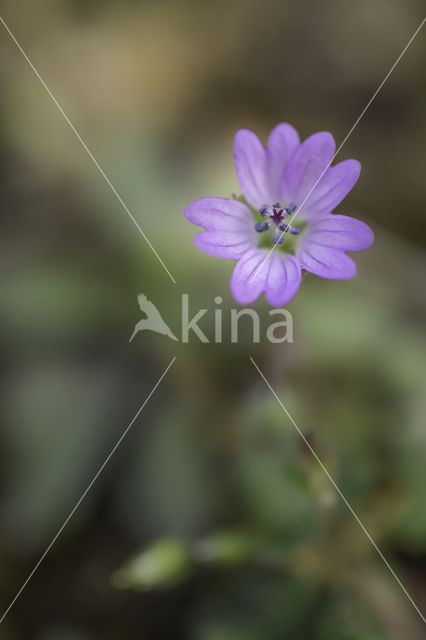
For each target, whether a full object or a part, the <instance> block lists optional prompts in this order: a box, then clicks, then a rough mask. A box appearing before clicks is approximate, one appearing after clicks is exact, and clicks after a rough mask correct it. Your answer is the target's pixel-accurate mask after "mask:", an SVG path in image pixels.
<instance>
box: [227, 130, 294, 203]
mask: <svg viewBox="0 0 426 640" xmlns="http://www.w3.org/2000/svg"><path fill="white" fill-rule="evenodd" d="M299 144H300V140H299V135H298V133H297V131H296V130H295V129H294V128H293V127H292V126H291V125H289V124H286V123H282V124H279V125H278V126H277V127H275V129H273V130H272V131H271V134H270V136H269V140H268V148H267V149H265V147H264V146H263V145H262V143H261V142H260V140H259V138H258V137H257V136H256V135H255V134H254V133H253V132H252V131H248V130H247V129H241V130H240V131H237V133H236V135H235V140H234V161H235V169H236V172H237V177H238V181H239V183H240V186H241V190H242V192H243V194H244V197H245V198H246V200H247V202H249V203H250V204H251V206H252V207H254V208H255V209H258V208H259V207H260V206H261V205H262V204H265V203H267V204H272V203H273V202H275V201H276V200H278V201H279V200H281V199H282V180H283V177H284V173H285V170H286V168H287V166H288V164H289V162H290V159H291V157H292V156H293V154H294V152H295V150H296V149H297V147H298V146H299Z"/></svg>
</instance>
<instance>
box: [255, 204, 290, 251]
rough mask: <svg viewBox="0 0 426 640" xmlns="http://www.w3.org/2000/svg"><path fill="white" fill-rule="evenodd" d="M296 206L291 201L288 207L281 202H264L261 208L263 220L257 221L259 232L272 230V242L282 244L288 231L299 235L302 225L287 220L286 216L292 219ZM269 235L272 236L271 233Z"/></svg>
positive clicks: (256, 227)
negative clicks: (297, 225)
mask: <svg viewBox="0 0 426 640" xmlns="http://www.w3.org/2000/svg"><path fill="white" fill-rule="evenodd" d="M296 208H297V207H296V205H295V204H294V203H291V204H290V205H289V206H288V207H283V206H281V205H280V203H279V202H274V203H273V204H272V205H268V204H264V205H262V206H261V207H260V209H259V213H260V215H261V217H262V220H261V221H260V222H257V223H256V224H255V225H254V228H255V229H256V231H257V232H258V233H264V232H265V231H269V232H272V242H273V243H274V244H282V243H283V240H284V235H285V234H286V233H291V234H292V235H293V236H297V235H299V233H300V231H301V229H300V227H294V226H293V225H292V224H290V223H289V222H286V221H285V219H286V216H287V219H288V220H289V219H291V217H292V216H293V214H294V211H295V210H296ZM267 235H268V236H269V237H270V235H271V234H270V233H268V234H267Z"/></svg>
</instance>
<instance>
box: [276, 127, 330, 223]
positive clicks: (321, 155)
mask: <svg viewBox="0 0 426 640" xmlns="http://www.w3.org/2000/svg"><path fill="white" fill-rule="evenodd" d="M335 149H336V145H335V142H334V138H333V136H332V135H331V133H327V132H320V133H314V135H312V136H310V137H309V138H307V139H306V140H305V141H304V142H302V144H301V145H300V147H299V148H298V149H297V151H296V152H295V154H294V155H293V157H292V159H291V161H290V164H289V165H288V168H287V171H286V173H285V176H284V183H283V199H284V202H285V203H286V204H290V203H294V204H296V205H297V206H301V205H302V203H303V201H304V200H305V198H307V196H308V195H309V193H310V191H311V189H314V190H315V189H316V186H315V185H316V182H317V181H318V179H319V178H320V176H321V174H322V173H323V172H325V171H326V170H327V167H328V166H329V164H330V163H331V161H332V159H333V156H334V152H335ZM317 186H319V185H317ZM313 193H314V192H313ZM302 211H305V205H304V204H303V206H302Z"/></svg>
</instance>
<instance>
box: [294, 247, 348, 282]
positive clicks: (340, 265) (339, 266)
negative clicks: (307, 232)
mask: <svg viewBox="0 0 426 640" xmlns="http://www.w3.org/2000/svg"><path fill="white" fill-rule="evenodd" d="M298 257H299V259H300V261H301V263H302V267H303V268H304V269H307V270H308V271H310V272H311V273H314V274H315V275H317V276H320V277H321V278H327V279H328V280H348V279H349V278H353V277H354V275H356V264H355V262H354V261H353V260H352V258H350V257H349V256H347V255H346V254H345V253H343V251H340V250H339V249H333V248H330V247H325V246H323V245H321V244H315V243H313V242H309V241H306V242H304V244H303V247H302V248H301V249H300V251H299V252H298Z"/></svg>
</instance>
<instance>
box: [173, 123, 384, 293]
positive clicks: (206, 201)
mask: <svg viewBox="0 0 426 640" xmlns="http://www.w3.org/2000/svg"><path fill="white" fill-rule="evenodd" d="M335 149H336V145H335V142H334V139H333V136H332V135H331V134H330V133H327V132H321V133H315V134H314V135H312V136H310V137H309V138H307V139H306V140H305V141H304V142H302V143H301V142H300V139H299V135H298V133H297V131H296V130H295V129H294V128H293V127H292V126H291V125H289V124H279V125H278V126H277V127H275V129H273V130H272V132H271V134H270V136H269V140H268V146H267V148H266V149H265V147H263V145H262V144H261V142H260V141H259V139H258V137H257V136H256V135H255V134H254V133H253V132H251V131H248V130H245V129H242V130H240V131H238V132H237V134H236V136H235V141H234V159H235V167H236V171H237V176H238V180H239V183H240V186H241V190H242V193H243V196H242V197H241V198H239V199H228V198H202V199H201V200H197V201H195V202H192V203H191V204H190V205H188V206H187V207H186V209H185V215H186V217H187V218H188V220H190V221H191V222H193V223H194V224H196V225H199V226H201V227H204V229H205V231H202V232H200V233H198V234H197V235H196V236H195V238H194V243H195V245H196V247H198V248H199V249H200V250H201V251H204V252H205V253H208V254H210V255H213V256H217V257H219V258H230V259H232V260H238V262H237V264H236V266H235V268H234V272H233V274H232V277H231V291H232V294H233V296H234V298H235V300H236V301H237V302H239V303H240V304H244V305H245V304H250V303H251V302H254V300H256V299H257V298H258V297H259V295H260V294H261V293H262V292H265V296H266V299H267V300H268V302H269V303H270V304H271V305H273V306H282V305H284V304H286V303H287V302H289V300H291V299H292V298H293V296H294V295H295V294H296V292H297V290H298V289H299V286H300V280H301V273H302V269H306V270H307V271H310V272H311V273H314V274H315V275H317V276H321V277H322V278H328V279H331V280H346V279H348V278H352V277H353V276H354V275H355V274H356V265H355V263H354V261H353V260H352V258H350V257H349V256H348V255H346V253H345V252H346V251H360V250H362V249H367V247H369V246H370V245H371V244H372V243H373V241H374V236H373V232H372V231H371V229H370V228H369V227H368V226H367V225H366V224H364V223H363V222H360V221H359V220H356V219H354V218H349V217H348V216H342V215H337V214H332V213H331V212H332V211H333V209H334V208H335V207H336V206H337V205H338V204H340V202H341V201H342V200H343V199H344V198H345V196H346V194H347V193H349V191H350V190H351V189H352V187H353V186H354V184H355V182H356V181H357V180H358V176H359V172H360V169H361V165H360V164H359V162H357V161H356V160H344V161H343V162H339V163H338V164H336V165H334V166H333V167H331V166H329V165H330V163H331V161H332V158H333V156H334V153H335ZM322 174H323V175H322ZM317 181H318V183H317ZM316 183H317V184H316ZM298 207H300V211H299V210H298ZM293 216H295V224H294V225H293V224H292V218H293ZM296 224H297V226H295V225H296ZM272 249H273V250H272Z"/></svg>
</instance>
